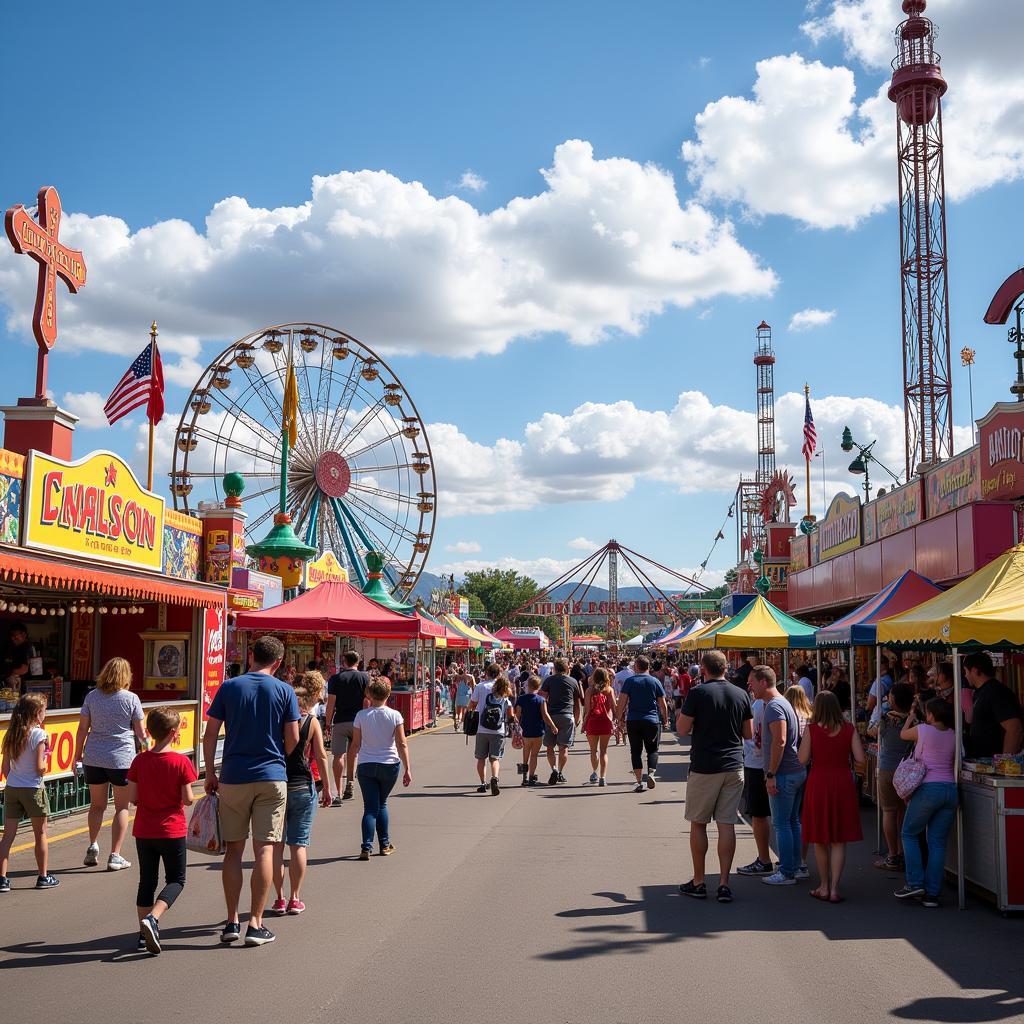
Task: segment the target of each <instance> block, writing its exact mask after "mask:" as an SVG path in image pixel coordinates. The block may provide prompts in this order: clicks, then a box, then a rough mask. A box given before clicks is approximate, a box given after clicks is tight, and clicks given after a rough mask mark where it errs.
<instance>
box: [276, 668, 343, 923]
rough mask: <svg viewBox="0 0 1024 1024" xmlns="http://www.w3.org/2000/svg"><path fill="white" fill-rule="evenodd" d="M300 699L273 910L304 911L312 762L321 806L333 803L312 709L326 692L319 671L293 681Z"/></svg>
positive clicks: (313, 787) (313, 789)
mask: <svg viewBox="0 0 1024 1024" xmlns="http://www.w3.org/2000/svg"><path fill="white" fill-rule="evenodd" d="M292 685H293V686H294V688H295V697H296V699H297V700H298V702H299V714H300V715H301V716H302V718H301V720H300V721H299V742H298V744H297V745H296V747H295V749H294V750H293V751H292V752H291V753H290V754H288V756H287V757H286V758H285V767H286V770H287V773H288V780H287V781H288V798H287V803H286V804H285V810H284V841H283V842H280V843H275V844H274V890H275V892H276V894H277V897H276V899H275V900H274V902H273V905H272V906H271V908H270V910H271V912H272V913H274V914H291V915H293V916H294V915H296V914H301V913H302V912H303V911H304V910H305V909H306V904H305V903H303V902H302V900H301V899H300V898H299V897H300V895H301V892H302V883H303V881H304V879H305V877H306V855H307V851H308V849H309V835H310V832H311V831H312V828H313V818H314V816H315V815H316V803H317V793H316V780H315V779H314V776H313V770H312V769H313V765H314V764H315V765H316V766H317V767H318V769H319V771H318V772H317V774H318V776H319V778H320V786H321V790H322V796H321V798H320V806H321V807H330V806H331V790H330V786H329V785H327V784H326V783H325V781H324V780H325V779H327V778H328V775H327V750H326V749H325V747H324V734H323V731H322V730H321V728H320V722H319V721H318V720H317V717H316V715H315V714H313V709H314V708H315V707H316V706H317V704H319V703H320V700H321V699H322V698H323V695H324V687H325V685H326V684H325V683H324V677H323V676H322V675H321V674H320V673H319V672H305V673H303V675H301V676H299V678H298V679H296V680H295V682H294V683H293V684H292ZM286 844H287V846H288V880H289V882H290V883H291V896H290V898H289V899H288V901H287V902H285V898H284V848H285V845H286Z"/></svg>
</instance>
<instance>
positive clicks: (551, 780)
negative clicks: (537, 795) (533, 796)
mask: <svg viewBox="0 0 1024 1024" xmlns="http://www.w3.org/2000/svg"><path fill="white" fill-rule="evenodd" d="M557 781H558V772H556V771H552V773H551V774H550V775H549V776H548V785H549V786H553V785H554V784H555V783H556V782H557Z"/></svg>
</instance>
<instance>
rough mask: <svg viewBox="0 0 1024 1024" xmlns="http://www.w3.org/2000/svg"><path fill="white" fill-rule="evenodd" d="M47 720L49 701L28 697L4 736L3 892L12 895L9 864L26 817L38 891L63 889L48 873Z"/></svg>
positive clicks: (0, 877) (1, 772)
mask: <svg viewBox="0 0 1024 1024" xmlns="http://www.w3.org/2000/svg"><path fill="white" fill-rule="evenodd" d="M45 719H46V698H45V697H44V696H43V695H42V694H39V693H26V694H25V696H24V697H19V698H18V703H17V704H16V705H15V706H14V711H13V712H12V713H11V721H10V725H9V727H8V729H7V734H6V735H5V736H4V743H3V759H2V762H0V776H4V777H6V779H7V789H6V790H5V791H4V835H3V839H0V892H10V891H11V880H10V879H9V878H8V877H7V862H8V860H9V859H10V855H11V847H12V846H13V845H14V837H15V836H16V835H17V834H18V823H19V822H20V821H21V817H22V815H24V816H25V817H26V818H28V819H29V821H31V822H32V832H33V833H34V835H35V853H36V866H37V867H38V868H39V877H38V878H37V879H36V888H37V889H55V888H56V887H57V886H58V885H60V881H59V880H58V879H56V878H54V877H53V875H51V874H50V872H49V871H48V870H47V858H48V856H49V850H48V847H47V843H46V819H47V818H48V817H49V816H50V803H49V800H48V799H47V796H46V787H45V786H44V785H43V776H44V775H45V774H46V759H47V758H48V757H49V754H50V748H49V746H48V744H47V740H46V732H45V731H44V729H43V722H44V720H45Z"/></svg>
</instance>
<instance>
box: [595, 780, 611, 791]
mask: <svg viewBox="0 0 1024 1024" xmlns="http://www.w3.org/2000/svg"><path fill="white" fill-rule="evenodd" d="M597 784H598V786H599V787H600V788H601V789H604V787H605V786H607V785H608V783H607V782H605V780H604V779H598V780H597Z"/></svg>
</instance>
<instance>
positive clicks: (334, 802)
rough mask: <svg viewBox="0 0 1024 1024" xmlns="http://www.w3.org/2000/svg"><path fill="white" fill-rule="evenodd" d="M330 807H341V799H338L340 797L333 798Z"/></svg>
mask: <svg viewBox="0 0 1024 1024" xmlns="http://www.w3.org/2000/svg"><path fill="white" fill-rule="evenodd" d="M331 806H332V807H340V806H341V797H340V796H336V797H335V798H334V799H333V800H332V801H331Z"/></svg>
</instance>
